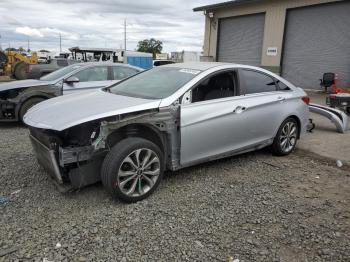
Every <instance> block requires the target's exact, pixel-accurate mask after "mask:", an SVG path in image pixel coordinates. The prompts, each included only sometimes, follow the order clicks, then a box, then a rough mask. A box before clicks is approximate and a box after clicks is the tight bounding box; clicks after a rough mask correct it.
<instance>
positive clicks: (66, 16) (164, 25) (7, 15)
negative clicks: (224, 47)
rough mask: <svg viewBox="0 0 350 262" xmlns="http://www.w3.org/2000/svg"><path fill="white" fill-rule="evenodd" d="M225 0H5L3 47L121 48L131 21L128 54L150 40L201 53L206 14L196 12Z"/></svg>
mask: <svg viewBox="0 0 350 262" xmlns="http://www.w3.org/2000/svg"><path fill="white" fill-rule="evenodd" d="M217 2H221V1H220V0H202V1H200V0H192V1H191V0H152V1H151V0H144V1H142V0H127V1H126V0H0V14H1V15H0V35H1V38H0V43H1V45H2V48H6V47H8V46H9V45H11V47H16V48H18V47H19V46H23V47H24V48H27V41H28V39H29V40H30V48H31V49H32V50H39V49H49V50H53V51H59V33H61V35H62V49H63V51H66V50H67V48H69V47H72V46H83V47H110V48H121V47H123V45H124V44H123V43H124V40H123V39H124V35H123V30H124V29H123V24H124V19H127V49H129V50H134V49H135V48H136V45H137V42H138V41H139V40H143V39H146V38H151V37H153V38H156V39H159V40H161V41H163V51H165V52H170V51H181V50H188V51H201V50H202V46H203V37H204V15H203V13H202V12H193V11H192V8H193V7H197V6H202V5H206V4H213V3H217Z"/></svg>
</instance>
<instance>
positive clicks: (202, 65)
mask: <svg viewBox="0 0 350 262" xmlns="http://www.w3.org/2000/svg"><path fill="white" fill-rule="evenodd" d="M224 65H226V66H227V65H231V66H233V67H234V66H237V64H232V63H221V62H188V63H175V64H168V65H163V66H162V67H175V68H186V69H193V70H200V71H206V70H208V69H211V68H214V67H218V66H224Z"/></svg>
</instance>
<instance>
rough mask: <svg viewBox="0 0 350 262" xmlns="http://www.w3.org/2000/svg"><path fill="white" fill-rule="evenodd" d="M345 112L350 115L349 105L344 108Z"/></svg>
mask: <svg viewBox="0 0 350 262" xmlns="http://www.w3.org/2000/svg"><path fill="white" fill-rule="evenodd" d="M345 111H346V113H347V114H348V115H350V106H349V107H347V108H346V109H345Z"/></svg>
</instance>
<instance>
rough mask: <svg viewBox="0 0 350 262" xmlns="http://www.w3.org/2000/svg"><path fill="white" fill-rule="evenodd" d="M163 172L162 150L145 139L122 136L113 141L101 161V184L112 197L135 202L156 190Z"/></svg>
mask: <svg viewBox="0 0 350 262" xmlns="http://www.w3.org/2000/svg"><path fill="white" fill-rule="evenodd" d="M163 173H164V161H163V154H162V151H161V150H160V149H159V147H158V146H157V145H155V144H154V143H152V142H151V141H149V140H146V139H143V138H137V137H130V138H126V139H124V140H122V141H120V142H119V143H117V144H116V145H115V146H114V147H113V148H112V150H111V151H110V152H109V153H108V154H107V156H106V158H105V160H104V161H103V164H102V170H101V180H102V184H103V185H104V186H105V187H106V188H107V189H108V190H109V191H110V192H111V193H112V195H113V196H115V197H117V198H119V199H121V200H122V201H125V202H129V203H131V202H137V201H140V200H142V199H145V198H147V197H148V196H149V195H150V194H152V193H153V192H154V190H156V188H157V187H158V185H159V183H160V180H161V178H162V176H163Z"/></svg>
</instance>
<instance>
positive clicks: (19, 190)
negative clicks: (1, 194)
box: [11, 189, 22, 195]
mask: <svg viewBox="0 0 350 262" xmlns="http://www.w3.org/2000/svg"><path fill="white" fill-rule="evenodd" d="M21 191H22V189H18V190H16V191H13V192H12V193H11V195H17V194H18V193H19V192H21Z"/></svg>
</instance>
